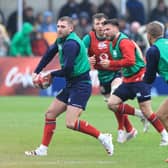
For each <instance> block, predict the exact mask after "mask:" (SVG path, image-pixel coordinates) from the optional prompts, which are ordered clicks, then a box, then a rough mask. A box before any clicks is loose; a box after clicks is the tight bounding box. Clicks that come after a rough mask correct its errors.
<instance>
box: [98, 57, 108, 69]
mask: <svg viewBox="0 0 168 168" xmlns="http://www.w3.org/2000/svg"><path fill="white" fill-rule="evenodd" d="M100 65H101V66H102V67H104V68H108V67H109V65H110V61H109V60H107V59H103V60H101V61H100Z"/></svg>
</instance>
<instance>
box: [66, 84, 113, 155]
mask: <svg viewBox="0 0 168 168" xmlns="http://www.w3.org/2000/svg"><path fill="white" fill-rule="evenodd" d="M75 86H76V85H75ZM76 87H77V88H80V89H79V90H76V89H75V87H74V88H72V89H71V90H70V95H69V102H68V106H67V112H66V126H67V127H68V128H70V129H73V130H76V131H79V132H81V133H84V134H88V135H90V136H93V137H95V138H97V139H99V140H100V141H101V142H102V144H103V145H104V147H105V149H106V150H107V152H108V154H109V155H112V154H113V144H112V136H111V134H102V133H101V132H100V131H99V130H98V129H96V128H95V127H94V126H92V125H91V124H89V123H88V122H87V121H84V120H80V119H79V117H80V115H81V114H82V111H83V110H85V107H86V104H87V102H88V99H89V97H90V95H91V88H92V86H91V84H90V83H84V82H80V83H78V84H77V86H76Z"/></svg>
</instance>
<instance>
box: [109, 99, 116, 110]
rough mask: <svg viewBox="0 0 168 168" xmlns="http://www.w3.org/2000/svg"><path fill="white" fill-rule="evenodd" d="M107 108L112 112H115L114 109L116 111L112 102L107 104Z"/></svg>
mask: <svg viewBox="0 0 168 168" xmlns="http://www.w3.org/2000/svg"><path fill="white" fill-rule="evenodd" d="M107 106H108V108H109V109H110V110H112V111H116V109H117V105H116V104H114V103H112V102H110V101H108V102H107Z"/></svg>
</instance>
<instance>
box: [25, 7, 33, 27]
mask: <svg viewBox="0 0 168 168" xmlns="http://www.w3.org/2000/svg"><path fill="white" fill-rule="evenodd" d="M34 20H35V18H34V9H33V8H32V7H31V6H28V7H26V8H25V9H24V11H23V22H29V23H31V24H32V25H33V24H34Z"/></svg>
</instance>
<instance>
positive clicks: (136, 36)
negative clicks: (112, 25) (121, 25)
mask: <svg viewBox="0 0 168 168" xmlns="http://www.w3.org/2000/svg"><path fill="white" fill-rule="evenodd" d="M140 27H141V25H140V23H139V22H136V21H134V22H132V23H131V26H130V34H129V37H130V38H131V39H132V40H134V41H135V42H136V43H137V44H138V46H139V47H140V49H141V51H142V53H143V54H144V53H145V49H146V47H147V44H146V41H145V40H144V38H143V36H142V34H140V32H139V30H140Z"/></svg>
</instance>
